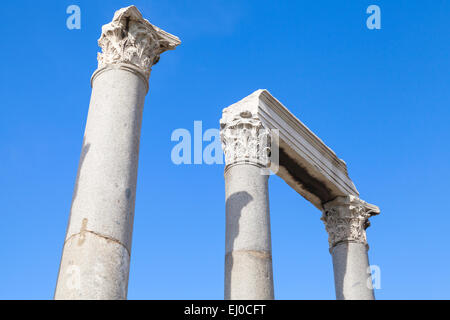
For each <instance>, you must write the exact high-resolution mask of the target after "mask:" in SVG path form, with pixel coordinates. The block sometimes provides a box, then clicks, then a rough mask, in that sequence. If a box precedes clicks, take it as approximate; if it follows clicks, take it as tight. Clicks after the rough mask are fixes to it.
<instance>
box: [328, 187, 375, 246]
mask: <svg viewBox="0 0 450 320" xmlns="http://www.w3.org/2000/svg"><path fill="white" fill-rule="evenodd" d="M323 208H324V210H323V214H322V218H321V220H322V221H323V222H324V224H325V228H326V230H327V232H328V243H329V245H330V250H331V248H333V247H334V246H335V245H336V244H338V243H340V242H358V243H363V244H365V245H367V239H366V228H367V227H368V226H369V225H370V222H369V218H370V217H371V216H373V215H377V214H379V213H380V209H379V208H378V207H377V206H375V205H372V204H368V203H367V202H365V201H362V200H361V199H359V198H358V197H355V196H352V195H349V196H342V197H337V198H336V199H334V200H333V201H330V202H327V203H325V204H324V205H323Z"/></svg>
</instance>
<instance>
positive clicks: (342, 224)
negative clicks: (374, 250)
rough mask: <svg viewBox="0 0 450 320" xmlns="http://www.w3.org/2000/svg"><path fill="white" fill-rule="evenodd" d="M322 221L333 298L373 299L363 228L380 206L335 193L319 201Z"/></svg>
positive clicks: (378, 210)
mask: <svg viewBox="0 0 450 320" xmlns="http://www.w3.org/2000/svg"><path fill="white" fill-rule="evenodd" d="M323 207H324V211H323V215H322V221H323V222H324V224H325V228H326V230H327V232H328V236H329V237H328V242H329V245H330V252H331V255H332V257H333V270H334V281H335V289H336V298H337V299H346V300H348V299H350V300H354V299H360V300H373V299H374V298H375V297H374V293H373V288H372V287H369V286H368V283H370V284H371V283H372V280H371V274H370V271H369V258H368V255H367V250H368V248H369V247H368V244H367V237H366V228H367V227H368V226H369V225H370V223H369V218H370V217H371V216H373V215H377V214H379V213H380V209H379V208H378V207H377V206H375V205H372V204H368V203H367V202H365V201H362V200H361V199H359V198H357V197H354V196H346V197H337V198H336V199H334V200H333V201H330V202H327V203H325V204H324V205H323Z"/></svg>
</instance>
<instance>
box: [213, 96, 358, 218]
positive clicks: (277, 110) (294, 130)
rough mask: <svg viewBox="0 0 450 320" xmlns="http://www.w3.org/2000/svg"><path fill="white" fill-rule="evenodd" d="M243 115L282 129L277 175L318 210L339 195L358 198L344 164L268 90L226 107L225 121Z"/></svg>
mask: <svg viewBox="0 0 450 320" xmlns="http://www.w3.org/2000/svg"><path fill="white" fill-rule="evenodd" d="M241 112H251V113H252V114H253V115H256V116H257V117H258V118H259V120H260V121H261V123H262V124H263V125H264V127H266V128H267V129H278V130H279V170H278V172H277V175H278V176H279V177H281V178H282V179H283V180H284V181H286V183H287V184H288V185H289V186H291V187H292V188H293V189H294V190H296V191H297V192H298V193H299V194H301V195H302V196H303V197H304V198H306V199H307V200H308V201H310V202H311V203H312V204H313V205H314V206H316V207H317V208H318V209H320V210H322V209H323V207H322V204H324V203H326V202H328V201H331V200H333V199H334V198H336V197H338V196H347V195H354V196H357V197H358V196H359V193H358V191H357V189H356V187H355V185H354V184H353V182H352V180H351V179H350V178H349V176H348V172H347V165H346V164H345V162H344V161H343V160H342V159H339V158H338V157H337V156H336V154H335V153H334V151H333V150H331V149H330V148H329V147H328V146H326V145H325V144H324V143H323V141H322V140H321V139H319V138H318V137H317V136H316V135H315V134H314V133H313V132H312V131H311V130H310V129H309V128H308V127H307V126H305V125H304V124H303V123H302V122H301V121H300V120H299V119H297V118H296V117H295V116H294V115H293V114H292V113H291V112H290V111H289V110H288V109H287V108H286V107H285V106H283V104H281V102H279V101H278V100H277V99H276V98H274V97H273V96H272V95H271V94H270V93H269V91H267V90H264V89H260V90H257V91H255V92H253V93H252V94H251V95H249V96H247V97H245V98H244V99H242V100H240V101H239V102H237V103H235V104H233V105H231V106H229V107H227V108H225V109H224V110H223V116H222V119H223V121H226V119H227V117H229V118H232V117H234V116H235V115H236V114H239V113H241Z"/></svg>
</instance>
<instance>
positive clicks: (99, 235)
mask: <svg viewBox="0 0 450 320" xmlns="http://www.w3.org/2000/svg"><path fill="white" fill-rule="evenodd" d="M86 232H89V233H91V234H93V235H95V236H97V237H100V238H103V239H105V240H106V241H112V242H114V243H117V244H119V245H121V246H122V247H124V248H125V250H126V251H127V253H128V256H129V257H131V253H130V251H129V250H128V248H127V247H126V246H125V245H124V244H123V243H122V242H120V241H119V240H117V239H115V238H111V237H109V236H106V235H103V234H101V233H98V232H95V231H92V230H86V229H83V226H82V228H81V230H80V232H78V233H74V234H72V235H71V236H70V237H69V238H67V239H66V241H64V246H65V245H66V243H67V242H68V241H69V240H71V239H72V238H75V237H76V236H78V235H79V236H80V239H79V242H78V243H79V244H82V243H83V242H84V233H86ZM81 238H82V239H81ZM80 241H81V243H80Z"/></svg>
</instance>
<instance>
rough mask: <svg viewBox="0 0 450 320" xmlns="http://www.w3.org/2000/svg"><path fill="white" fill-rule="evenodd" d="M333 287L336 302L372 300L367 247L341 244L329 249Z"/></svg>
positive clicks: (349, 243) (355, 244)
mask: <svg viewBox="0 0 450 320" xmlns="http://www.w3.org/2000/svg"><path fill="white" fill-rule="evenodd" d="M331 256H332V257H333V272H334V287H335V290H336V299H338V300H374V299H375V296H374V293H373V288H372V287H369V284H371V283H372V277H371V274H370V269H369V258H368V256H367V247H366V246H365V245H364V244H363V243H355V242H341V243H339V244H337V245H336V246H335V247H333V248H332V249H331Z"/></svg>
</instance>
